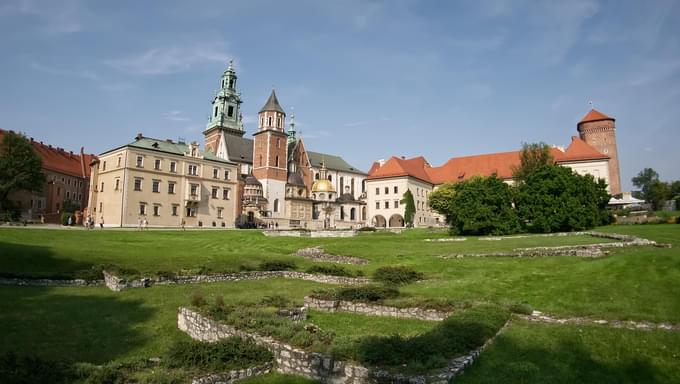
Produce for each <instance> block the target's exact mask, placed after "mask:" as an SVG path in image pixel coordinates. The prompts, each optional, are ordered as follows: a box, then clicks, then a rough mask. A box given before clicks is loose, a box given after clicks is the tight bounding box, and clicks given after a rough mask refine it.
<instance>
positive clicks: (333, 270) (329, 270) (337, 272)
mask: <svg viewBox="0 0 680 384" xmlns="http://www.w3.org/2000/svg"><path fill="white" fill-rule="evenodd" d="M307 273H321V274H324V275H332V276H354V274H353V273H352V272H350V271H348V270H347V269H345V268H344V267H341V266H339V265H313V266H311V267H309V268H307Z"/></svg>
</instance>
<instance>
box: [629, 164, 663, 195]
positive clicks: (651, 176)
mask: <svg viewBox="0 0 680 384" xmlns="http://www.w3.org/2000/svg"><path fill="white" fill-rule="evenodd" d="M631 181H632V182H633V185H634V186H636V187H638V188H640V192H641V193H640V198H641V199H644V200H645V201H649V198H650V195H649V190H650V188H651V187H652V184H654V183H656V182H658V181H659V174H658V173H657V172H656V171H655V170H653V169H652V168H645V169H643V170H642V171H640V173H638V174H637V176H635V177H633V179H632V180H631Z"/></svg>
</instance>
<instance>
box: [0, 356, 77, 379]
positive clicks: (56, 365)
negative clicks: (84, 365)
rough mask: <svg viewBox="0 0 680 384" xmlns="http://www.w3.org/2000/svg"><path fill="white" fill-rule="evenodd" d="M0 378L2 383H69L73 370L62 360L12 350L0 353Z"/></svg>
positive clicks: (72, 376) (72, 377)
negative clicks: (22, 353)
mask: <svg viewBox="0 0 680 384" xmlns="http://www.w3.org/2000/svg"><path fill="white" fill-rule="evenodd" d="M0 378H1V380H0V381H2V382H3V383H7V384H14V383H17V384H18V383H71V382H73V379H74V372H73V370H72V369H71V367H70V366H69V365H67V364H65V363H63V362H55V361H48V360H43V359H42V358H39V357H36V356H18V355H16V354H15V353H13V352H8V353H5V354H3V355H0Z"/></svg>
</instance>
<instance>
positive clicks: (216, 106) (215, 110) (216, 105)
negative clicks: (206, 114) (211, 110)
mask: <svg viewBox="0 0 680 384" xmlns="http://www.w3.org/2000/svg"><path fill="white" fill-rule="evenodd" d="M214 117H217V105H216V106H215V116H214Z"/></svg>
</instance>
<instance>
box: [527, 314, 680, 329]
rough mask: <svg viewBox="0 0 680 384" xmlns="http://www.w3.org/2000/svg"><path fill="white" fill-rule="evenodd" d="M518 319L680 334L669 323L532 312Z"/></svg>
mask: <svg viewBox="0 0 680 384" xmlns="http://www.w3.org/2000/svg"><path fill="white" fill-rule="evenodd" d="M516 316H517V317H519V318H520V319H523V320H527V321H531V322H536V323H547V324H575V325H601V326H607V327H612V328H622V329H632V330H642V331H652V330H657V329H661V330H666V331H675V332H680V324H671V323H651V322H649V321H632V320H626V321H624V320H601V319H591V318H587V317H567V318H557V317H552V316H549V315H545V314H543V313H542V312H539V311H534V312H533V313H532V314H531V315H516Z"/></svg>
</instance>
